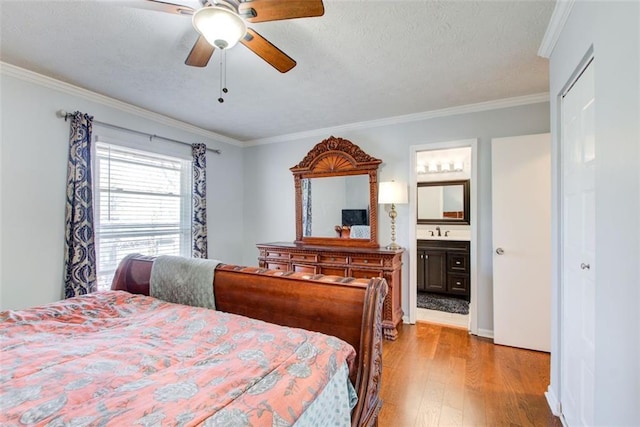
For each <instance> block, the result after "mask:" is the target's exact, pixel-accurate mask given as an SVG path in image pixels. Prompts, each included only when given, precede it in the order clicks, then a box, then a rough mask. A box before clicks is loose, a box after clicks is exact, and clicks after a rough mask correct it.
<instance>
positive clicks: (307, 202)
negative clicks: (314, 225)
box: [301, 178, 311, 236]
mask: <svg viewBox="0 0 640 427" xmlns="http://www.w3.org/2000/svg"><path fill="white" fill-rule="evenodd" d="M301 185H302V235H303V236H311V180H310V179H308V178H304V179H302V182H301Z"/></svg>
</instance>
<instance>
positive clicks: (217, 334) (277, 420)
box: [0, 291, 355, 426]
mask: <svg viewBox="0 0 640 427" xmlns="http://www.w3.org/2000/svg"><path fill="white" fill-rule="evenodd" d="M0 340H1V341H0V346H1V353H0V354H1V359H0V365H1V366H0V425H3V426H4V425H25V424H26V425H34V424H37V425H47V426H63V425H64V426H84V425H112V426H135V425H142V426H152V425H153V426H155V425H171V426H174V425H175V426H183V425H184V426H187V425H198V424H203V425H212V426H213V425H225V426H272V425H273V426H288V425H293V424H294V422H295V420H297V419H298V418H299V417H300V416H301V415H302V414H303V413H304V412H305V410H306V408H307V407H308V406H309V405H310V404H311V402H313V401H314V399H315V398H316V397H317V396H318V395H319V394H320V393H321V392H322V391H323V389H324V388H325V385H326V384H327V383H328V382H329V380H330V379H331V378H332V377H333V376H334V374H335V373H336V372H338V371H339V370H340V369H343V368H344V371H345V373H346V374H345V375H344V377H345V379H346V380H347V381H348V379H347V376H348V369H347V368H346V366H345V363H346V364H351V363H353V361H354V357H355V351H354V350H353V348H352V347H351V346H349V345H348V344H347V343H345V342H343V341H341V340H339V339H337V338H334V337H330V336H327V335H322V334H318V333H314V332H309V331H305V330H301V329H293V328H283V327H280V326H276V325H272V324H268V323H264V322H261V321H258V320H253V319H248V318H246V317H242V316H236V315H233V314H227V313H222V312H217V311H212V310H207V309H203V308H195V307H187V306H182V305H177V304H171V303H166V302H162V301H160V300H157V299H154V298H150V297H146V296H142V295H132V294H129V293H127V292H122V291H108V292H101V293H95V294H91V295H87V296H84V297H78V298H71V299H68V300H64V301H60V302H57V303H53V304H49V305H45V306H42V307H37V308H33V309H27V310H22V311H4V312H0ZM348 386H349V385H348V384H345V385H344V387H345V389H346V388H347V387H348Z"/></svg>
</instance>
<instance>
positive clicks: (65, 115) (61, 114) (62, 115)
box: [56, 110, 222, 154]
mask: <svg viewBox="0 0 640 427" xmlns="http://www.w3.org/2000/svg"><path fill="white" fill-rule="evenodd" d="M72 115H73V114H71V113H67V112H66V111H65V110H58V111H56V116H58V117H60V118H61V119H64V121H65V122H66V121H67V119H68V118H69V117H71V116H72ZM93 123H95V124H99V125H101V126H106V127H109V128H112V129H118V130H123V131H126V132H131V133H135V134H138V135H143V136H148V137H149V141H153V139H154V138H156V139H163V140H165V141H170V142H176V143H178V144H184V145H189V146H190V145H191V144H189V143H188V142H184V141H178V140H177V139H171V138H165V137H164V136H160V135H155V134H151V133H146V132H140V131H139V130H135V129H129V128H125V127H122V126H117V125H112V124H111V123H105V122H101V121H98V120H94V121H93ZM207 151H213V152H214V153H216V154H222V151H221V150H219V149H216V148H209V147H207Z"/></svg>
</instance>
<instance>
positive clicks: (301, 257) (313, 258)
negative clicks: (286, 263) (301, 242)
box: [291, 254, 318, 262]
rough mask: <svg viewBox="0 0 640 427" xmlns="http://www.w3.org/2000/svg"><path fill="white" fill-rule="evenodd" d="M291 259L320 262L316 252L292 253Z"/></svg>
mask: <svg viewBox="0 0 640 427" xmlns="http://www.w3.org/2000/svg"><path fill="white" fill-rule="evenodd" d="M291 261H303V262H318V255H314V254H291Z"/></svg>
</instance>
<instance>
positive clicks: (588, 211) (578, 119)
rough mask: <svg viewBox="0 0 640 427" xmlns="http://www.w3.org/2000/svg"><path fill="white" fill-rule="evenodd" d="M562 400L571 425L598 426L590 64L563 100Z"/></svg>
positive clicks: (591, 66) (561, 143)
mask: <svg viewBox="0 0 640 427" xmlns="http://www.w3.org/2000/svg"><path fill="white" fill-rule="evenodd" d="M560 105H561V132H562V134H561V140H560V141H561V142H560V146H561V147H562V148H561V158H562V167H561V170H562V175H561V181H562V223H561V229H562V234H561V237H562V240H561V242H562V243H561V247H562V258H561V271H562V276H561V281H562V282H561V285H560V287H561V295H562V296H561V313H562V314H561V323H560V324H561V330H560V337H561V344H560V345H561V350H560V363H561V368H560V370H561V375H562V377H561V383H562V387H561V391H560V393H561V397H560V401H561V402H562V413H563V415H564V418H565V420H566V422H567V425H569V426H588V425H593V421H594V420H593V403H594V402H593V395H594V367H595V366H594V352H595V349H594V320H595V319H594V318H595V265H594V260H595V245H596V242H595V235H594V233H595V170H594V169H595V160H596V157H595V135H594V117H595V116H594V112H595V97H594V77H593V64H590V65H589V66H588V67H587V68H586V69H585V71H584V72H583V73H582V75H581V76H580V77H579V78H578V80H577V81H576V83H575V84H574V85H573V86H572V87H571V89H570V90H569V91H568V92H567V93H566V94H565V96H564V97H563V99H562V101H561V104H560Z"/></svg>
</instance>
